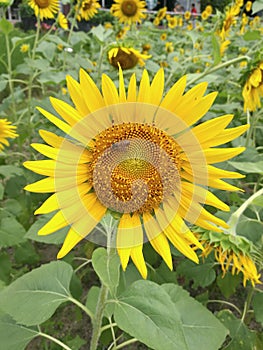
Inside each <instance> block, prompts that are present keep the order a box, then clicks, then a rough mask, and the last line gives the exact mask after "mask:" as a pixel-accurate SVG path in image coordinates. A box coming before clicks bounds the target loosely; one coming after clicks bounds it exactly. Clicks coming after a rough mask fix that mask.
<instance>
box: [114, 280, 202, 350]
mask: <svg viewBox="0 0 263 350" xmlns="http://www.w3.org/2000/svg"><path fill="white" fill-rule="evenodd" d="M114 319H115V322H116V323H117V324H118V327H119V328H121V329H122V330H124V331H125V332H126V333H128V334H130V335H131V336H133V337H135V338H137V339H138V340H139V341H141V342H142V343H144V344H146V345H147V346H148V347H150V348H151V349H155V350H164V349H165V350H189V349H188V347H187V343H186V340H185V337H184V333H183V325H182V322H181V320H180V315H179V312H178V310H177V308H176V307H175V305H174V303H173V302H172V300H171V299H170V296H169V295H168V294H167V292H166V291H165V290H164V289H163V288H162V287H161V286H159V285H158V284H156V283H153V282H150V281H142V280H140V281H136V282H135V283H133V284H132V285H131V286H130V287H129V288H127V290H126V291H125V292H124V293H123V294H122V295H120V296H119V297H118V300H116V305H115V310H114ZM195 349H196V347H195Z"/></svg>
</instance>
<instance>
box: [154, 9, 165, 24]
mask: <svg viewBox="0 0 263 350" xmlns="http://www.w3.org/2000/svg"><path fill="white" fill-rule="evenodd" d="M166 12H167V7H162V8H161V9H160V10H159V11H158V12H157V15H156V16H157V17H158V18H159V20H160V21H161V20H162V19H164V17H165V15H166Z"/></svg>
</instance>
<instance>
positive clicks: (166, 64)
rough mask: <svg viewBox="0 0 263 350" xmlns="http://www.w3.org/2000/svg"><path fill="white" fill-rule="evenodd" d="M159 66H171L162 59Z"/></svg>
mask: <svg viewBox="0 0 263 350" xmlns="http://www.w3.org/2000/svg"><path fill="white" fill-rule="evenodd" d="M159 66H160V67H162V68H167V67H169V64H168V63H167V62H166V61H161V62H159Z"/></svg>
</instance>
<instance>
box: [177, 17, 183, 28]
mask: <svg viewBox="0 0 263 350" xmlns="http://www.w3.org/2000/svg"><path fill="white" fill-rule="evenodd" d="M183 24H184V21H183V18H182V17H179V18H178V26H179V27H182V26H183Z"/></svg>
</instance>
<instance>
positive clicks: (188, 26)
mask: <svg viewBox="0 0 263 350" xmlns="http://www.w3.org/2000/svg"><path fill="white" fill-rule="evenodd" d="M186 29H187V30H189V31H190V30H193V29H194V26H193V24H192V23H189V24H188V25H187V27H186Z"/></svg>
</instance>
